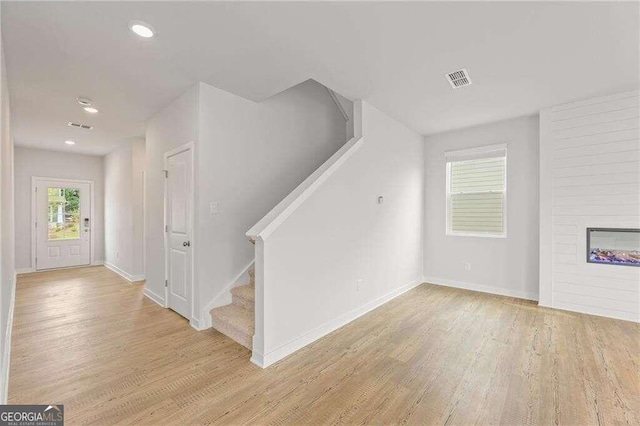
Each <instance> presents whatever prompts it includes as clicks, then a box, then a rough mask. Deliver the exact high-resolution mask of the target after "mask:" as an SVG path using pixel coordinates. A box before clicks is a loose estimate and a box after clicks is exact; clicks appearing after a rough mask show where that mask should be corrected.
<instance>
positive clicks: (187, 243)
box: [182, 241, 191, 247]
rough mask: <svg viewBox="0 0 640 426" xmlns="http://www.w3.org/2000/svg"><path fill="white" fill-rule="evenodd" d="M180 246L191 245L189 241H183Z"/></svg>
mask: <svg viewBox="0 0 640 426" xmlns="http://www.w3.org/2000/svg"><path fill="white" fill-rule="evenodd" d="M182 245H183V247H189V246H190V245H191V241H185V242H184V243H182Z"/></svg>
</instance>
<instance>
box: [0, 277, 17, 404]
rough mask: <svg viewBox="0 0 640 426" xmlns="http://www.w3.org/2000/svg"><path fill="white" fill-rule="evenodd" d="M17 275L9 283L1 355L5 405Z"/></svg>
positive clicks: (1, 391) (0, 391)
mask: <svg viewBox="0 0 640 426" xmlns="http://www.w3.org/2000/svg"><path fill="white" fill-rule="evenodd" d="M17 276H18V274H17V273H16V272H14V274H13V282H12V283H11V294H10V296H9V297H10V301H9V312H8V313H7V314H8V318H7V329H6V330H4V332H5V337H4V351H3V354H2V371H0V380H1V383H0V404H3V405H4V404H6V403H7V399H8V397H9V367H10V365H11V334H12V329H13V311H14V309H15V304H16V303H15V302H16V279H17Z"/></svg>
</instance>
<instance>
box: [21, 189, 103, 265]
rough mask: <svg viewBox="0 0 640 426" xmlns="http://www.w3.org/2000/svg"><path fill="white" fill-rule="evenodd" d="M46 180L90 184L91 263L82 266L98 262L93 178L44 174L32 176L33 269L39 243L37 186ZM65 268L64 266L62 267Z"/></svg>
mask: <svg viewBox="0 0 640 426" xmlns="http://www.w3.org/2000/svg"><path fill="white" fill-rule="evenodd" d="M41 180H45V181H50V182H64V183H85V184H89V209H91V211H90V212H89V265H82V266H92V265H94V264H96V260H95V258H94V256H95V253H96V239H95V238H94V235H93V234H94V229H95V210H96V208H95V207H96V205H95V194H94V192H95V191H94V185H93V184H94V182H93V181H92V180H83V179H65V178H52V177H43V176H31V270H32V271H34V272H35V271H37V268H36V253H37V249H38V247H37V244H38V235H37V232H38V230H37V228H36V220H37V218H38V209H37V203H38V200H37V197H36V187H37V185H38V181H41ZM72 268H78V266H72ZM60 269H64V268H60Z"/></svg>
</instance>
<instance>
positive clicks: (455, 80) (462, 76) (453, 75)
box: [445, 68, 471, 89]
mask: <svg viewBox="0 0 640 426" xmlns="http://www.w3.org/2000/svg"><path fill="white" fill-rule="evenodd" d="M445 77H446V78H447V81H448V82H449V84H450V85H451V87H453V88H454V89H459V88H461V87H465V86H470V85H471V77H469V73H468V72H467V69H466V68H462V69H461V70H458V71H453V72H450V73H447V74H445Z"/></svg>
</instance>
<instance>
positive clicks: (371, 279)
mask: <svg viewBox="0 0 640 426" xmlns="http://www.w3.org/2000/svg"><path fill="white" fill-rule="evenodd" d="M361 111H362V135H363V141H362V143H360V144H357V145H354V147H355V148H352V150H355V149H356V148H357V150H355V151H354V152H351V153H350V154H349V155H350V157H348V158H347V159H346V160H345V161H344V162H343V163H342V164H341V165H340V166H339V167H338V168H337V169H336V170H335V172H333V174H331V175H330V177H329V178H328V179H327V180H326V181H324V182H323V183H322V184H321V185H320V186H319V187H318V188H317V189H316V190H315V192H313V193H312V195H311V196H310V197H309V198H307V199H306V200H305V201H304V202H303V203H302V204H301V205H300V206H299V207H298V208H297V210H295V211H294V212H293V214H291V215H290V216H289V217H287V218H286V220H285V221H284V222H283V223H282V224H281V225H280V226H279V227H278V228H277V229H275V231H273V233H271V234H270V235H269V236H267V237H265V239H264V241H259V250H262V252H263V254H264V259H263V264H261V265H257V271H256V272H257V273H258V274H259V276H258V285H262V286H263V289H261V290H259V291H260V293H261V296H260V297H261V298H263V299H264V300H263V307H264V312H263V313H262V312H258V315H263V318H258V319H257V321H256V324H257V326H258V327H259V329H258V330H257V331H256V334H257V338H256V339H254V355H256V353H257V355H258V358H257V362H258V363H260V361H259V358H260V357H262V358H263V360H262V364H263V365H265V366H266V365H269V364H271V363H272V362H275V361H276V360H278V359H280V358H282V357H283V356H286V355H288V354H289V353H291V352H293V351H294V350H297V349H298V348H300V347H302V346H304V345H306V344H308V343H310V342H311V341H313V340H315V339H317V338H319V337H321V336H322V335H324V334H326V333H327V332H329V331H331V330H333V329H335V328H337V327H339V326H341V325H343V324H344V323H346V322H348V321H351V320H352V319H354V318H355V317H357V316H359V315H360V314H362V313H363V312H366V311H367V310H370V309H371V308H373V307H375V306H377V304H379V303H383V302H384V301H386V300H388V299H389V298H391V297H393V296H395V295H397V294H400V293H401V292H403V291H405V290H407V289H409V288H411V287H412V286H414V285H417V284H419V283H421V282H422V236H423V212H422V209H423V202H424V193H423V181H424V160H423V158H424V157H423V151H424V145H423V140H422V137H421V136H420V135H418V134H416V133H414V132H413V131H411V130H409V129H408V128H407V127H405V126H404V125H403V124H401V123H399V122H397V121H395V120H393V119H391V118H389V117H388V116H386V115H385V114H383V113H382V112H380V111H379V110H377V109H375V108H374V107H372V106H371V105H369V104H367V103H365V102H362V103H361ZM379 196H383V197H384V203H383V204H378V197H379ZM358 280H361V285H360V288H359V289H358V286H357V281H358ZM261 282H262V284H261ZM256 342H257V343H258V347H256V346H255V344H256ZM260 346H262V347H260ZM254 359H255V357H254Z"/></svg>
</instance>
